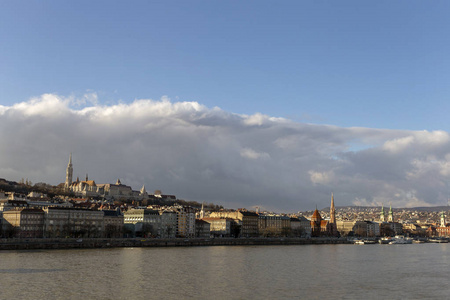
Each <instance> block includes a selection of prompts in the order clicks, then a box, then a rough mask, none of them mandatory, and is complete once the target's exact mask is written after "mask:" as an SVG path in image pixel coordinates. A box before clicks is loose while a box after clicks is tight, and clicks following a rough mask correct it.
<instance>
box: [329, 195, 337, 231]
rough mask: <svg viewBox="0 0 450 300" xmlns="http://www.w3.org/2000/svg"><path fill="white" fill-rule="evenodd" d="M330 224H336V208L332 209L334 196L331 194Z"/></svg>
mask: <svg viewBox="0 0 450 300" xmlns="http://www.w3.org/2000/svg"><path fill="white" fill-rule="evenodd" d="M330 223H332V224H335V223H336V208H335V207H334V195H333V193H331V205H330Z"/></svg>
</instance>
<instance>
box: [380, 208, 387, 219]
mask: <svg viewBox="0 0 450 300" xmlns="http://www.w3.org/2000/svg"><path fill="white" fill-rule="evenodd" d="M380 221H381V222H385V221H386V218H385V215H384V205H383V204H381V213H380Z"/></svg>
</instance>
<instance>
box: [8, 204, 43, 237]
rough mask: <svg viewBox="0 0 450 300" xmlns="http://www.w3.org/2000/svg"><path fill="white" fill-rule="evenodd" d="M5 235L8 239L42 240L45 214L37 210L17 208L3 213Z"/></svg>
mask: <svg viewBox="0 0 450 300" xmlns="http://www.w3.org/2000/svg"><path fill="white" fill-rule="evenodd" d="M3 221H4V224H3V228H2V229H3V233H4V235H5V236H6V237H20V238H42V237H43V234H44V212H43V211H42V210H41V209H35V208H15V209H12V210H7V211H3Z"/></svg>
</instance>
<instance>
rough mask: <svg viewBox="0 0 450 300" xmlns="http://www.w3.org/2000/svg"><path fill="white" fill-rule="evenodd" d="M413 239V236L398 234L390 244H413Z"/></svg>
mask: <svg viewBox="0 0 450 300" xmlns="http://www.w3.org/2000/svg"><path fill="white" fill-rule="evenodd" d="M412 242H413V239H412V238H408V237H404V236H402V235H396V236H395V237H394V238H393V239H392V241H390V242H389V245H394V244H412Z"/></svg>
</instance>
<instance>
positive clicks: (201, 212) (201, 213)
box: [200, 202, 205, 219]
mask: <svg viewBox="0 0 450 300" xmlns="http://www.w3.org/2000/svg"><path fill="white" fill-rule="evenodd" d="M204 217H205V206H204V202H202V210H201V211H200V219H203V218H204Z"/></svg>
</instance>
